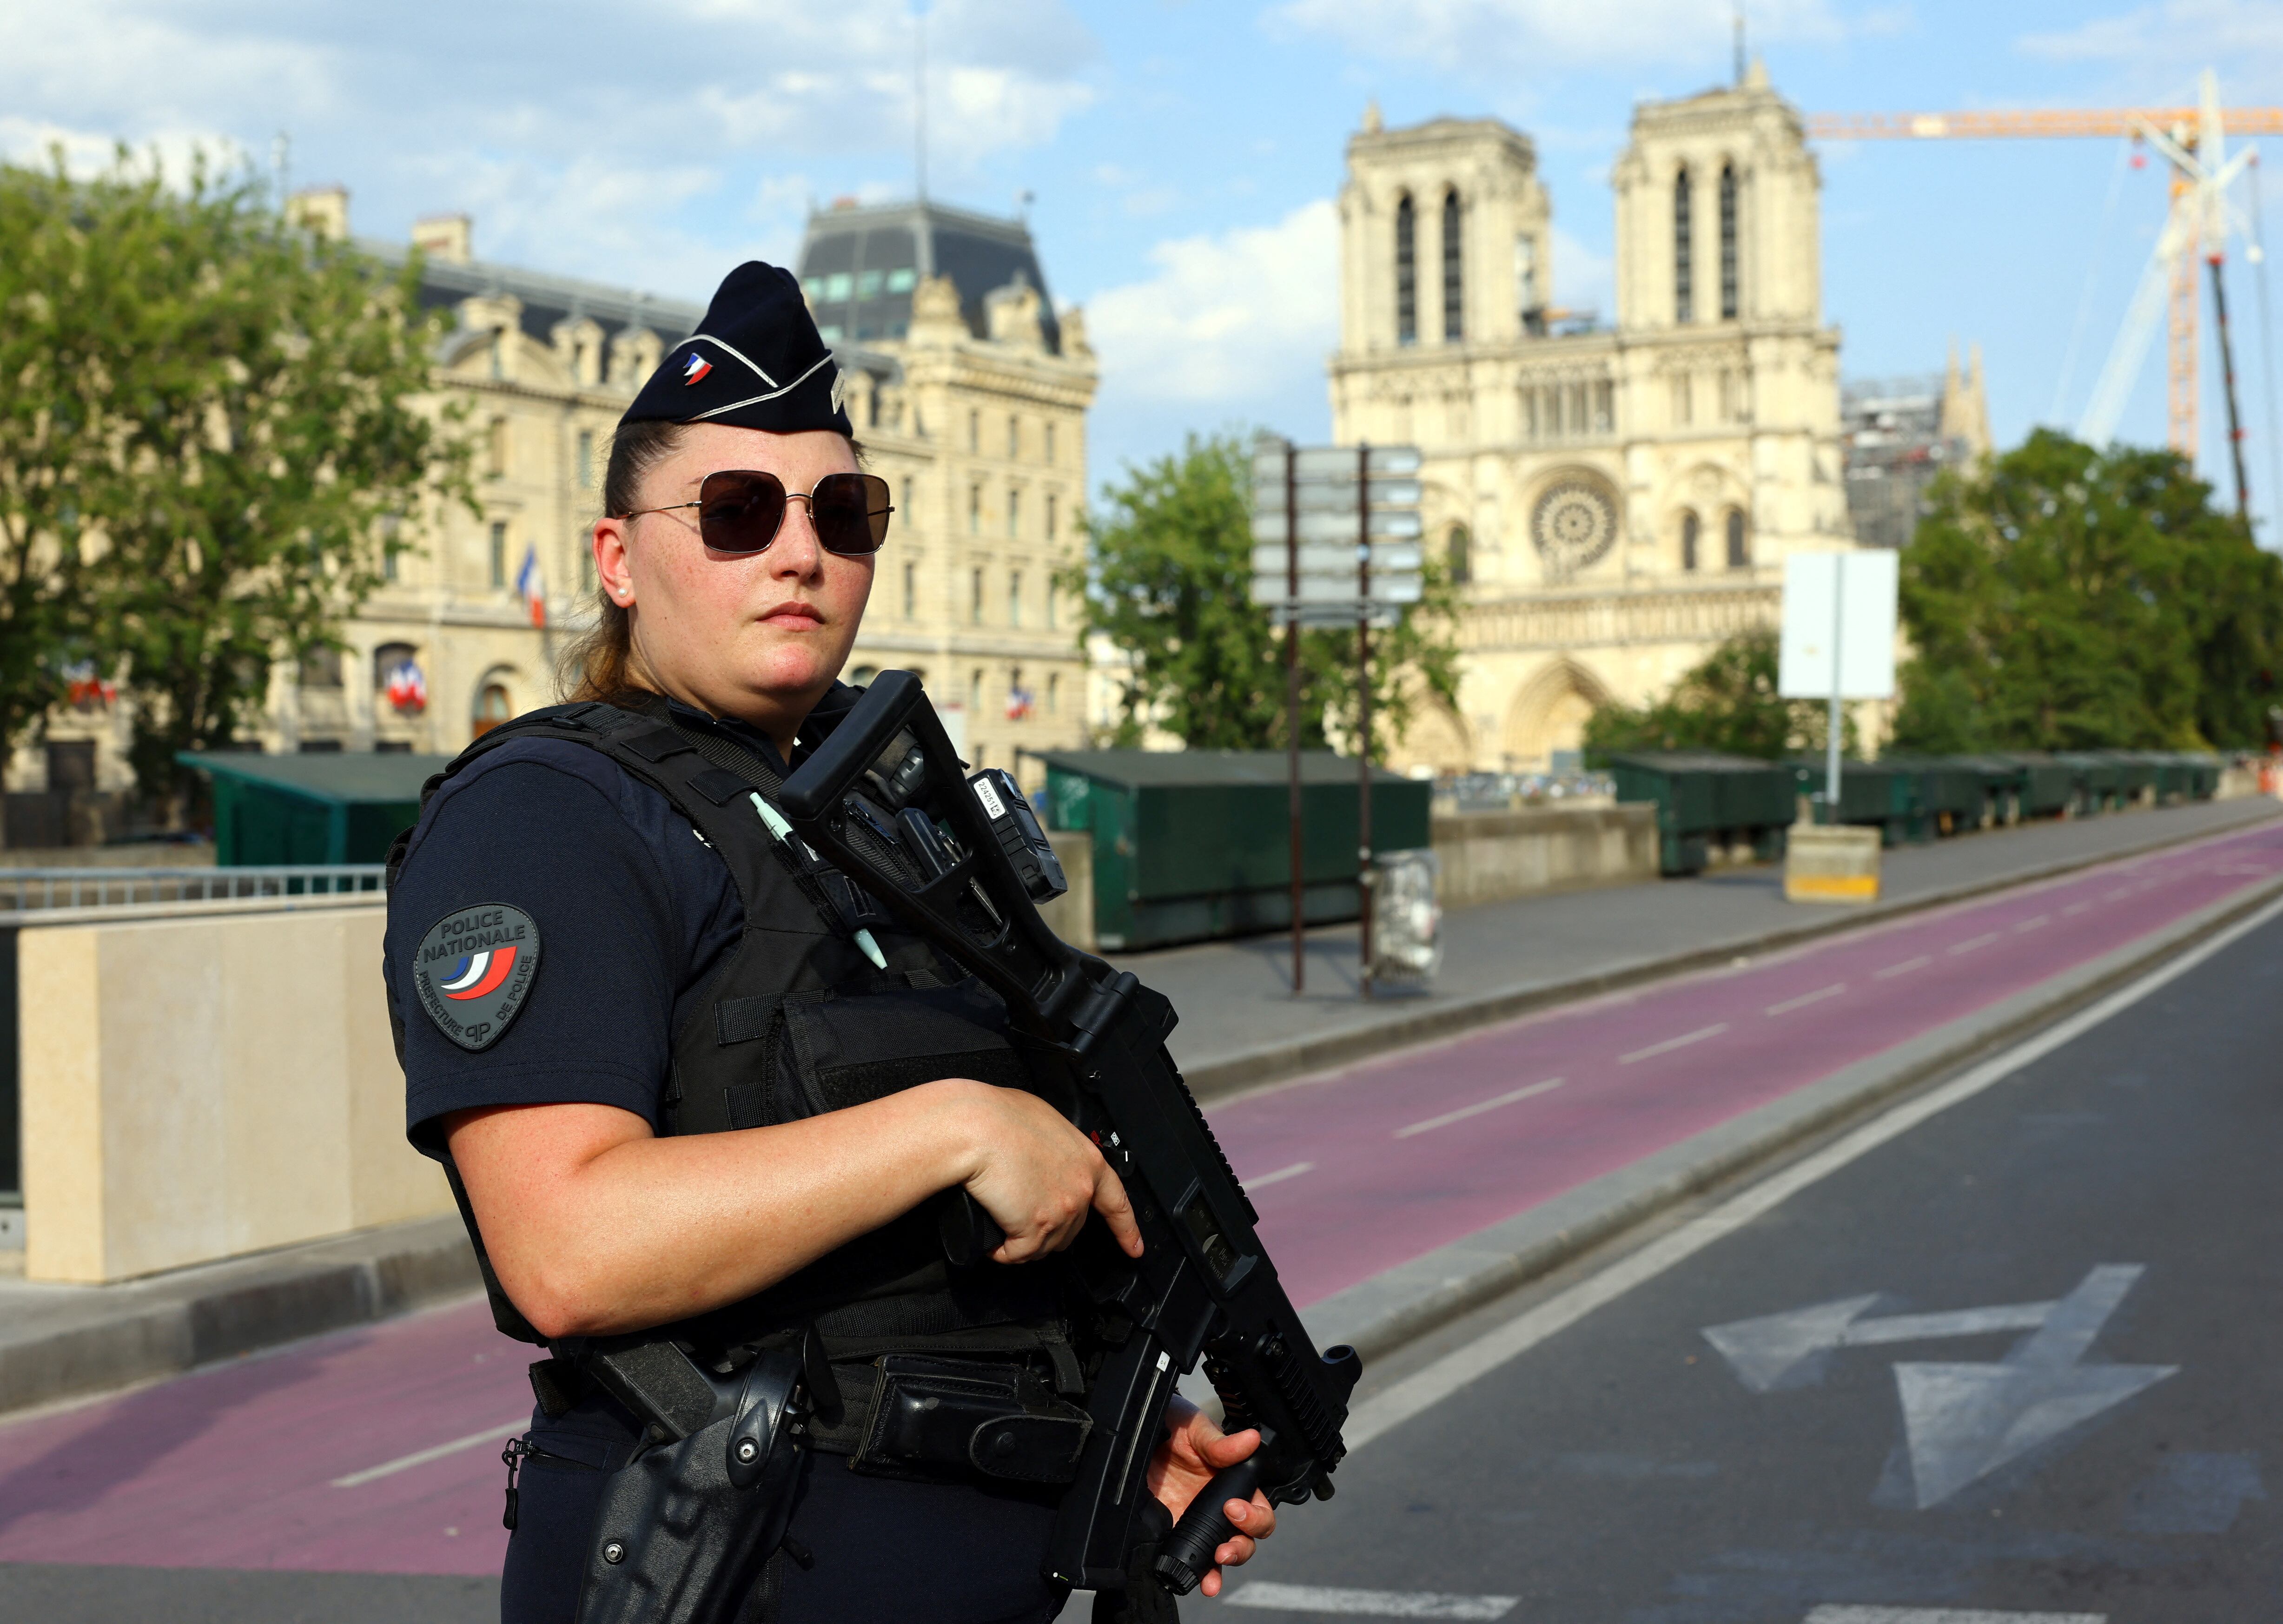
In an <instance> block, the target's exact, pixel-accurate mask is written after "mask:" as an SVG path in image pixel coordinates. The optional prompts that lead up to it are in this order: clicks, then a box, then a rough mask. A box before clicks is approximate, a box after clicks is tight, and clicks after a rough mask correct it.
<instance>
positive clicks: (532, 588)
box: [515, 543, 547, 626]
mask: <svg viewBox="0 0 2283 1624" xmlns="http://www.w3.org/2000/svg"><path fill="white" fill-rule="evenodd" d="M515 591H516V595H517V596H518V597H519V598H521V599H522V600H523V601H524V602H526V603H527V604H529V605H530V606H531V624H532V625H534V626H545V625H546V624H547V581H546V579H545V578H544V577H542V575H541V574H540V573H539V548H538V545H537V544H536V543H534V544H532V545H531V546H528V547H526V548H524V549H523V568H522V569H520V570H518V571H516V572H515Z"/></svg>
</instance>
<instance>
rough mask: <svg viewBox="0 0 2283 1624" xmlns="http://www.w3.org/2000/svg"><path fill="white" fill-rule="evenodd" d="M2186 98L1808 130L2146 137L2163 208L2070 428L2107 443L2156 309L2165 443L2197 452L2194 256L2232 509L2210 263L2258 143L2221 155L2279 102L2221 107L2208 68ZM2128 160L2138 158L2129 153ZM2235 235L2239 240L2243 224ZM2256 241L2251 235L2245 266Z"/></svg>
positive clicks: (1815, 123)
mask: <svg viewBox="0 0 2283 1624" xmlns="http://www.w3.org/2000/svg"><path fill="white" fill-rule="evenodd" d="M2198 89H2199V91H2200V92H2201V94H2200V95H2199V97H2198V105H2195V106H2193V107H2109V108H2087V109H2075V110H2054V111H2049V112H1981V113H1816V114H1813V115H1812V116H1811V117H1810V118H1809V120H1808V121H1807V128H1808V134H1809V135H1810V136H1812V137H1814V138H1815V139H1817V140H1822V141H1891V140H1905V141H1944V140H1948V141H1959V140H1964V141H1986V140H2006V139H2031V140H2044V139H2051V138H2054V137H2070V136H2078V137H2084V136H2092V137H2096V138H2097V137H2108V138H2110V139H2115V138H2117V137H2120V136H2122V137H2130V138H2131V139H2132V140H2134V141H2136V142H2145V143H2147V144H2149V145H2151V146H2154V148H2155V149H2156V151H2157V152H2158V153H2159V154H2160V155H2161V156H2162V157H2163V158H2164V159H2166V161H2167V162H2169V163H2170V166H2171V170H2172V174H2171V206H2170V215H2169V217H2168V219H2167V220H2166V221H2165V226H2164V230H2163V232H2162V235H2161V236H2159V237H2158V238H2157V242H2156V249H2155V252H2154V253H2153V254H2151V255H2150V257H2149V261H2148V267H2147V270H2146V271H2145V272H2144V273H2143V275H2142V277H2141V282H2140V286H2139V291H2137V292H2136V293H2135V294H2134V296H2133V300H2132V304H2131V307H2130V310H2129V312H2128V314H2127V315H2126V316H2125V320H2124V325H2123V328H2122V329H2121V330H2119V331H2118V333H2117V335H2116V342H2115V345H2114V346H2112V347H2111V349H2110V351H2109V355H2108V364H2107V365H2106V366H2104V367H2103V368H2102V369H2101V375H2100V382H2099V383H2098V384H2097V385H2094V388H2093V392H2092V399H2091V400H2090V402H2089V403H2088V404H2087V406H2086V408H2085V413H2084V417H2083V418H2081V419H2080V420H2079V422H2078V424H2077V437H2078V438H2079V439H2084V440H2087V441H2089V442H2091V443H2092V444H2095V445H2099V444H2102V443H2104V442H2106V441H2107V440H2108V439H2109V438H2110V437H2111V436H2113V435H2114V434H2115V430H2116V422H2117V419H2118V417H2119V416H2122V415H2123V408H2124V402H2125V398H2126V397H2127V396H2128V395H2129V394H2130V393H2131V387H2132V382H2133V379H2134V378H2135V377H2138V376H2139V369H2140V364H2141V361H2142V360H2143V358H2144V357H2145V356H2146V354H2147V346H2148V343H2149V340H2150V338H2151V337H2152V336H2153V335H2154V330H2155V324H2156V320H2157V317H2158V315H2160V314H2162V313H2163V312H2165V311H2167V310H2169V313H2170V323H2169V330H2170V346H2169V347H2170V387H2169V389H2168V392H2167V398H2166V406H2167V415H2168V428H2169V432H2168V435H2167V439H2168V442H2169V443H2170V446H2171V447H2172V449H2173V450H2175V451H2178V452H2179V453H2180V454H2182V455H2185V456H2187V457H2190V458H2193V456H2194V455H2195V454H2196V446H2197V425H2196V404H2197V387H2196V349H2197V346H2196V304H2197V299H2196V262H2197V260H2199V259H2201V260H2203V262H2204V263H2205V265H2206V267H2207V268H2208V269H2209V273H2210V277H2211V289H2212V305H2213V314H2214V315H2215V318H2216V319H2217V323H2218V328H2219V338H2220V363H2221V367H2222V369H2223V374H2224V377H2225V385H2226V399H2227V416H2228V447H2229V450H2230V453H2231V454H2232V457H2233V460H2234V472H2235V498H2236V509H2237V511H2238V512H2239V513H2244V512H2248V508H2249V501H2250V498H2249V494H2248V490H2247V488H2246V485H2245V480H2244V471H2243V431H2242V421H2241V417H2240V414H2239V411H2238V409H2237V405H2236V392H2235V363H2234V357H2233V353H2232V346H2231V344H2230V342H2229V334H2228V330H2227V295H2226V289H2225V284H2223V282H2222V280H2221V276H2220V267H2221V264H2222V262H2223V261H2224V260H2225V258H2226V248H2227V235H2228V231H2229V229H2230V228H2231V226H2233V227H2235V229H2239V230H2241V229H2242V227H2241V217H2240V215H2238V214H2236V212H2235V210H2234V208H2233V206H2232V205H2231V204H2230V203H2229V202H2228V198H2227V189H2228V187H2229V186H2230V184H2232V183H2233V182H2234V181H2235V179H2236V178H2237V177H2238V176H2239V175H2241V174H2242V173H2243V171H2244V168H2245V167H2246V166H2247V165H2248V164H2250V163H2254V162H2256V161H2257V159H2256V149H2254V148H2251V147H2245V148H2242V149H2241V150H2240V151H2239V152H2237V153H2236V154H2235V155H2234V156H2233V157H2232V158H2231V157H2229V156H2228V155H2227V153H2226V150H2225V148H2226V138H2227V137H2228V136H2283V107H2222V106H2221V105H2219V87H2218V82H2217V79H2216V78H2215V76H2214V75H2213V74H2211V73H2209V71H2207V72H2206V73H2205V74H2203V76H2202V79H2201V82H2200V83H2199V85H2198ZM2135 161H2136V162H2137V161H2138V160H2137V159H2136V160H2135ZM2242 234H2243V235H2244V236H2245V237H2247V239H2249V238H2250V237H2251V233H2250V232H2248V231H2243V232H2242ZM2260 253H2261V250H2260V247H2259V245H2258V244H2257V243H2256V241H2252V242H2251V244H2250V250H2249V254H2248V257H2249V258H2250V259H2251V260H2253V262H2254V263H2256V262H2257V261H2258V259H2259V257H2260Z"/></svg>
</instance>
